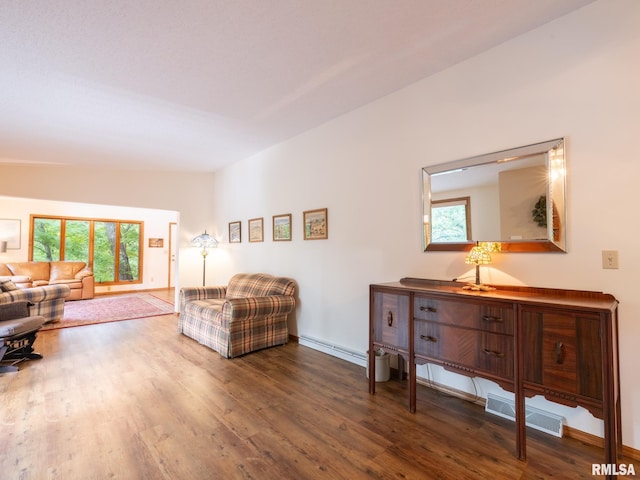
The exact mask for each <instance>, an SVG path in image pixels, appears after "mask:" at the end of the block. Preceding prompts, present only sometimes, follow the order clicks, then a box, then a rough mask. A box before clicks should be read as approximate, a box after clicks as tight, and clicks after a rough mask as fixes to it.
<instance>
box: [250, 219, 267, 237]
mask: <svg viewBox="0 0 640 480" xmlns="http://www.w3.org/2000/svg"><path fill="white" fill-rule="evenodd" d="M249 241H250V242H263V241H264V219H263V218H262V217H260V218H252V219H250V220H249Z"/></svg>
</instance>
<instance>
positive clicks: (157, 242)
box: [149, 238, 164, 248]
mask: <svg viewBox="0 0 640 480" xmlns="http://www.w3.org/2000/svg"><path fill="white" fill-rule="evenodd" d="M162 247H164V238H150V239H149V248H162Z"/></svg>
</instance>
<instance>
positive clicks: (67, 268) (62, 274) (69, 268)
mask: <svg viewBox="0 0 640 480" xmlns="http://www.w3.org/2000/svg"><path fill="white" fill-rule="evenodd" d="M85 265H86V263H85V262H51V276H50V278H49V279H48V280H49V282H50V283H59V282H57V280H71V279H73V278H75V276H76V274H77V273H78V272H79V271H80V270H82V269H83V268H84V267H85Z"/></svg>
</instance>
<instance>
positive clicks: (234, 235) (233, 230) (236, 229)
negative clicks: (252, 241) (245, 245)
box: [229, 221, 242, 243]
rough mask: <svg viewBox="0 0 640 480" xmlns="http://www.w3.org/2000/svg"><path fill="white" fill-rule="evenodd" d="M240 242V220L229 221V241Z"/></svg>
mask: <svg viewBox="0 0 640 480" xmlns="http://www.w3.org/2000/svg"><path fill="white" fill-rule="evenodd" d="M240 242H242V222H240V221H237V222H229V243H240Z"/></svg>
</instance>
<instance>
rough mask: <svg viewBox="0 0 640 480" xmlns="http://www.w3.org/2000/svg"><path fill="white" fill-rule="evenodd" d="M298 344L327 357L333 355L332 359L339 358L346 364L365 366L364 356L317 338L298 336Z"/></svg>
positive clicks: (365, 357) (365, 359) (365, 358)
mask: <svg viewBox="0 0 640 480" xmlns="http://www.w3.org/2000/svg"><path fill="white" fill-rule="evenodd" d="M298 343H299V344H300V345H304V346H305V347H309V348H313V349H314V350H319V351H320V352H324V353H327V354H329V355H333V356H334V357H338V358H341V359H342V360H346V361H347V362H351V363H355V364H356V365H360V366H361V367H366V366H367V356H366V355H364V354H362V353H360V352H356V351H354V350H350V349H348V348H346V347H341V346H339V345H333V344H331V343H329V342H325V341H324V340H318V339H317V338H311V337H307V336H305V335H301V336H300V340H299V341H298Z"/></svg>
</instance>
